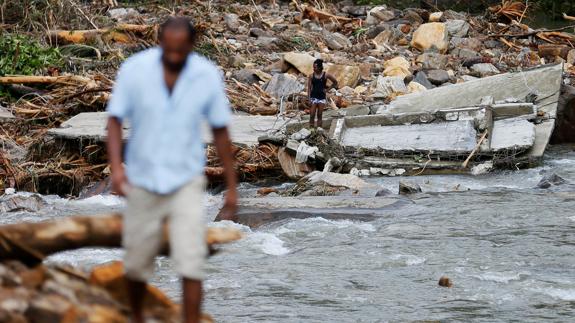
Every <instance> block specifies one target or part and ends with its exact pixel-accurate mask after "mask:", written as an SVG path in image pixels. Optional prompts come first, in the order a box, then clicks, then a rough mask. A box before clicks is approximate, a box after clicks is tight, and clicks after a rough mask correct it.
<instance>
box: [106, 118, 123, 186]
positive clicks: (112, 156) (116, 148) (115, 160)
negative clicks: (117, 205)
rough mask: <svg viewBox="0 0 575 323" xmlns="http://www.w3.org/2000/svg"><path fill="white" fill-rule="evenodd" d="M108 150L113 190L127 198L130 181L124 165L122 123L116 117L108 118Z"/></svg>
mask: <svg viewBox="0 0 575 323" xmlns="http://www.w3.org/2000/svg"><path fill="white" fill-rule="evenodd" d="M107 148H108V160H109V163H110V168H111V171H112V189H113V190H114V192H116V193H117V194H119V195H121V196H125V195H126V193H127V192H126V185H127V184H128V180H127V179H126V174H125V172H124V166H123V165H122V122H121V121H120V119H118V118H116V117H109V118H108V141H107Z"/></svg>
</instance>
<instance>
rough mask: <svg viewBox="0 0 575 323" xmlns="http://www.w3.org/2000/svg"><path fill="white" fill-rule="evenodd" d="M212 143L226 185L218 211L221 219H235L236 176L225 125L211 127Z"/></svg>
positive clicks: (236, 199) (236, 201)
mask: <svg viewBox="0 0 575 323" xmlns="http://www.w3.org/2000/svg"><path fill="white" fill-rule="evenodd" d="M212 132H213V136H214V145H215V146H216V152H217V153H218V157H219V158H220V162H221V163H222V166H223V168H224V180H225V183H226V187H227V189H228V190H227V192H226V197H225V200H224V207H223V208H222V210H221V211H220V215H221V216H220V218H221V219H222V220H229V221H236V220H237V215H236V212H237V208H238V206H237V205H238V192H237V188H236V185H237V177H236V170H235V165H234V156H233V153H232V144H231V141H230V135H229V133H228V128H227V127H222V128H212Z"/></svg>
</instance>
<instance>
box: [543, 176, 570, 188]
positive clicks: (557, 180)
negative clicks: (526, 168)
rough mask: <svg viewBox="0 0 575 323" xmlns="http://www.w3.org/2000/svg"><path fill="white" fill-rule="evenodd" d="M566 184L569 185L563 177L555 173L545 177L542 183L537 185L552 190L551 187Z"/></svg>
mask: <svg viewBox="0 0 575 323" xmlns="http://www.w3.org/2000/svg"><path fill="white" fill-rule="evenodd" d="M565 183H567V181H566V180H565V179H564V178H563V177H561V176H559V175H557V174H555V173H553V174H550V175H545V176H544V177H543V178H542V179H541V181H539V183H538V184H537V187H538V188H550V187H551V186H557V185H562V184H565Z"/></svg>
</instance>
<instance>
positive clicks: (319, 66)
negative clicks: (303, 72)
mask: <svg viewBox="0 0 575 323" xmlns="http://www.w3.org/2000/svg"><path fill="white" fill-rule="evenodd" d="M313 71H314V72H316V73H321V72H323V59H319V58H318V59H316V60H315V61H314V62H313Z"/></svg>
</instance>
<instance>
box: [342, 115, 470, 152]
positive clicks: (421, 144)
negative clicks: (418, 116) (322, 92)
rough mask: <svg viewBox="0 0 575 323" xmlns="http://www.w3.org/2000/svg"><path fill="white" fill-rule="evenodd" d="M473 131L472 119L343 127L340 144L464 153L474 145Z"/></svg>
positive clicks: (404, 150) (392, 149)
mask: <svg viewBox="0 0 575 323" xmlns="http://www.w3.org/2000/svg"><path fill="white" fill-rule="evenodd" d="M476 136H477V132H476V131H475V128H474V125H473V122H472V121H454V122H444V123H434V124H417V125H401V126H383V127H382V126H366V127H355V128H353V127H352V128H349V127H348V128H347V129H346V130H345V131H344V132H343V133H342V137H341V144H342V145H343V146H347V147H354V148H365V149H382V150H385V151H395V152H412V153H413V152H416V151H421V152H429V151H433V152H435V153H438V152H443V153H453V154H465V153H467V152H470V151H471V150H473V148H474V147H475V145H476Z"/></svg>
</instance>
